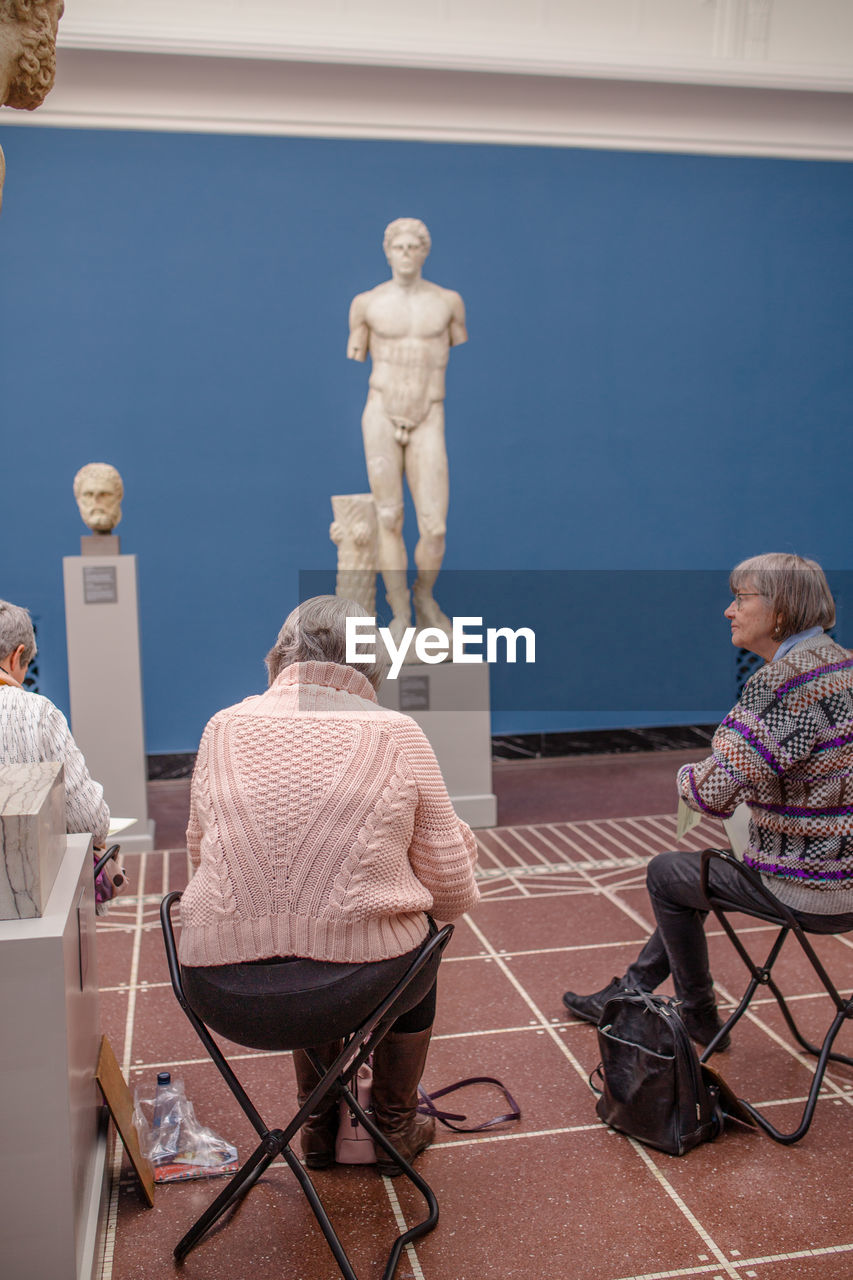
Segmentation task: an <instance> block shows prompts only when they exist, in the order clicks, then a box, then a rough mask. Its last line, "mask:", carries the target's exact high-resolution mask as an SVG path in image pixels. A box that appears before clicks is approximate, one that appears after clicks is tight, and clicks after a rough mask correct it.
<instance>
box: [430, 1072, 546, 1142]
mask: <svg viewBox="0 0 853 1280" xmlns="http://www.w3.org/2000/svg"><path fill="white" fill-rule="evenodd" d="M469 1084H493V1085H497V1087H498V1088H499V1089H500V1091H501V1092H502V1093H503V1095H504V1097H505V1098H506V1100H507V1102H508V1103H509V1105H510V1107H511V1110H510V1111H508V1112H507V1113H506V1115H502V1116H495V1117H494V1118H493V1119H492V1120H484V1121H483V1123H482V1124H474V1125H459V1124H453V1123H451V1122H452V1121H453V1120H467V1119H468V1117H467V1116H463V1115H457V1114H456V1112H454V1111H439V1109H438V1107H437V1106H436V1105H435V1101H434V1099H435V1098H443V1097H444V1095H445V1094H447V1093H455V1091H456V1090H457V1089H464V1088H465V1086H466V1085H469ZM418 1093H419V1094H420V1096H421V1105H420V1106H419V1107H418V1111H419V1112H420V1114H421V1115H426V1116H433V1117H434V1118H435V1119H436V1120H438V1121H439V1123H440V1124H443V1125H444V1126H445V1128H447V1129H453V1130H454V1132H455V1133H479V1132H480V1131H481V1130H482V1129H492V1128H494V1126H495V1125H496V1124H506V1123H507V1122H508V1121H510V1120H520V1119H521V1108H520V1107H519V1105H518V1103H517V1102H516V1100H515V1098H514V1097H513V1096H512V1094H511V1093H510V1091H509V1089H507V1087H506V1085H505V1084H501V1082H500V1080H496V1079H495V1077H494V1076H467V1077H466V1079H464V1080H457V1081H456V1083H455V1084H448V1085H445V1087H444V1088H443V1089H436V1090H435V1092H434V1093H432V1094H429V1093H427V1091H426V1090H425V1089H422V1088H421V1086H420V1085H418Z"/></svg>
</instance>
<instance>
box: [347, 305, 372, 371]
mask: <svg viewBox="0 0 853 1280" xmlns="http://www.w3.org/2000/svg"><path fill="white" fill-rule="evenodd" d="M369 345H370V329H369V328H368V325H367V294H364V293H359V294H357V295H356V296H355V297H354V298H353V300H352V305H351V306H350V309H349V341H348V342H347V359H349V360H366V359H367V352H368V348H369Z"/></svg>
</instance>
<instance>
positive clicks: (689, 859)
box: [625, 850, 853, 1010]
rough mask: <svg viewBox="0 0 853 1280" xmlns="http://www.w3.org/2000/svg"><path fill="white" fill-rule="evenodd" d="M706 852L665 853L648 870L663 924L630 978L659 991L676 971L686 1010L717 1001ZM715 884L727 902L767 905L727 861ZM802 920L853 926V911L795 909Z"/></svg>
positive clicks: (714, 875)
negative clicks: (839, 913) (835, 912)
mask: <svg viewBox="0 0 853 1280" xmlns="http://www.w3.org/2000/svg"><path fill="white" fill-rule="evenodd" d="M701 867H702V853H701V851H698V850H697V851H695V852H693V851H691V852H675V853H659V854H658V855H657V857H655V858H652V860H651V862H650V863H649V866H648V871H647V873H646V887H647V888H648V891H649V897H650V898H651V902H652V909H653V910H654V913H655V922H656V924H657V928H656V929H655V931H654V933H653V934H652V936H651V937H650V938H649V940H648V942H647V943H646V945H645V946H644V947H643V949H642V951H641V952H640V954H639V955H638V957H637V959H636V960H635V961H634V963H633V964H632V965H631V967H630V969H629V970H628V972H627V974H626V975H625V979H626V981H627V982H628V983H630V985H631V986H634V987H639V988H640V990H642V991H654V990H655V988H656V987H659V986H660V984H661V983H662V982H664V981H665V980H666V979H667V978H668V977H669V975H670V974H672V981H673V984H674V986H675V994H676V996H677V997H678V999H679V1000H680V1001H681V1002H682V1004H683V1005H684V1007H685V1008H686V1009H690V1010H706V1009H707V1008H708V1007H709V1006H711V1005H713V1004H714V983H713V979H712V977H711V970H710V967H709V964H708V944H707V942H706V940H705V917H706V915H707V914H708V907H707V904H706V902H705V898H704V895H703V893H702V880H701ZM711 886H712V888H713V890H714V893H715V894H716V895H717V896H718V897H719V898H720V900H721V901H722V902H723V905H724V906H725V907H730V908H731V909H732V910H738V909H744V908H760V909H763V910H766V909H767V903H766V902H765V900H764V899H763V898H762V897H761V895H760V894H759V893H757V892H756V891H755V890H754V889H753V888H752V886H751V885H749V884H747V883H746V881H745V880H744V879H743V878H742V877H740V876H738V874H737V872H736V871H733V870H732V869H731V868H730V867H727V866H726V865H725V863H722V862H716V863H714V864H712V867H711ZM793 914H794V915H795V916H796V917H797V919H798V920H799V921H800V923H801V924H802V925H803V926H804V927H806V928H809V929H814V930H815V931H817V932H821V933H835V932H841V931H843V930H846V929H851V928H853V915H844V916H818V915H815V914H812V913H807V912H803V911H795V912H794V913H793Z"/></svg>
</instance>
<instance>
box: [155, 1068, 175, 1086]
mask: <svg viewBox="0 0 853 1280" xmlns="http://www.w3.org/2000/svg"><path fill="white" fill-rule="evenodd" d="M171 1083H172V1076H171V1073H170V1072H168V1071H158V1073H157V1084H158V1085H161V1084H171Z"/></svg>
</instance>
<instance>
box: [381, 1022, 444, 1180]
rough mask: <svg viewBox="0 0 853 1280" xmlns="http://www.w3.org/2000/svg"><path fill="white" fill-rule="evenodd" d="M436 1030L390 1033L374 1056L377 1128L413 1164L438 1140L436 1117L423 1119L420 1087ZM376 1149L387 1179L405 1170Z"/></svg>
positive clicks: (430, 1028)
mask: <svg viewBox="0 0 853 1280" xmlns="http://www.w3.org/2000/svg"><path fill="white" fill-rule="evenodd" d="M431 1034H432V1027H427V1028H426V1030H425V1031H389V1033H388V1035H387V1036H386V1037H385V1039H384V1040H381V1041H380V1042H379V1044H378V1045H377V1046H376V1049H375V1050H374V1052H373V1111H374V1119H375V1120H376V1124H377V1125H378V1127H379V1128H380V1129H381V1130H382V1133H383V1134H384V1136H385V1137H386V1138H387V1139H388V1141H389V1142H393V1144H394V1146H395V1147H396V1148H397V1150H398V1151H399V1153H400V1155H401V1156H402V1157H403V1159H404V1160H408V1161H409V1162H410V1163H411V1161H412V1160H414V1158H415V1156H417V1155H419V1154H420V1153H421V1151H423V1150H425V1148H426V1147H428V1146H429V1144H430V1143H431V1142H432V1140H433V1138H434V1137H435V1120H434V1119H433V1118H432V1116H419V1115H418V1112H417V1107H418V1085H419V1084H420V1079H421V1076H422V1075H423V1070H424V1065H425V1063H426V1056H427V1049H428V1048H429V1039H430V1035H431ZM374 1145H375V1147H376V1167H377V1169H378V1170H379V1172H380V1173H382V1174H384V1175H385V1176H386V1177H387V1178H396V1177H397V1176H398V1175H399V1174H400V1173H401V1172H402V1170H401V1169H400V1168H399V1166H398V1165H396V1164H394V1162H393V1160H392V1159H391V1158H390V1156H388V1155H387V1154H386V1152H384V1151H383V1150H382V1148H381V1147H380V1146H379V1144H378V1143H376V1144H374Z"/></svg>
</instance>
